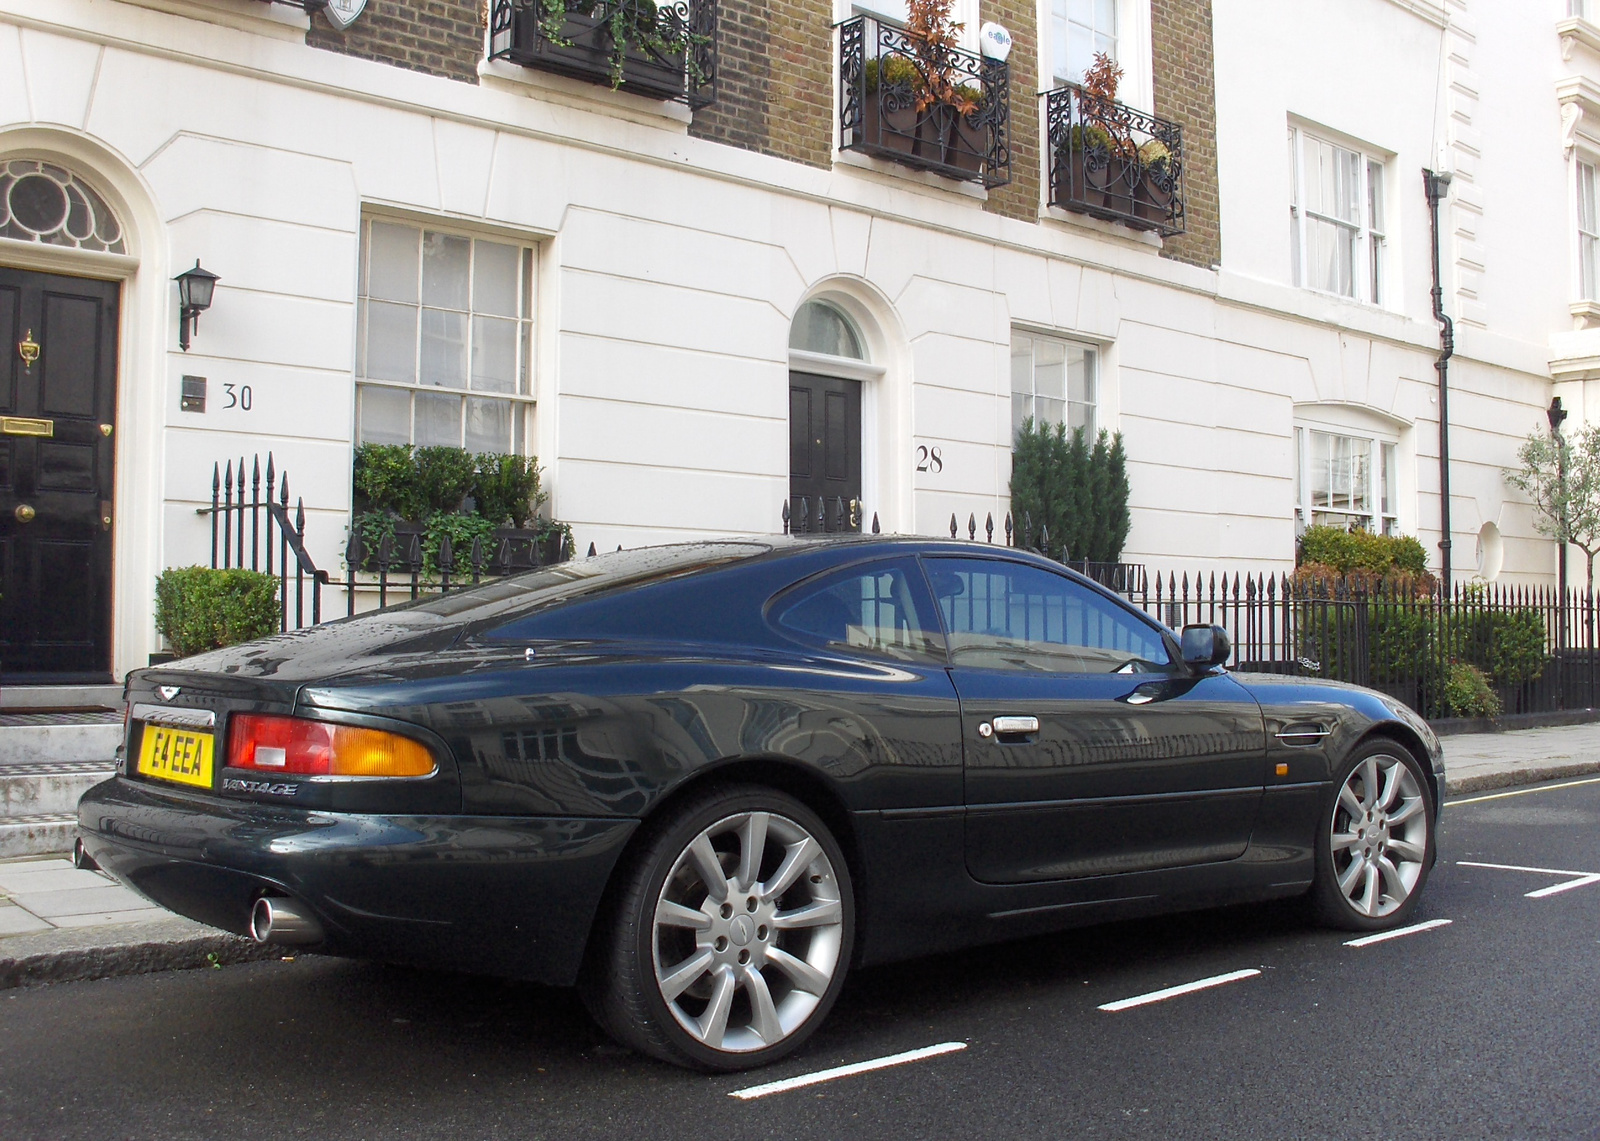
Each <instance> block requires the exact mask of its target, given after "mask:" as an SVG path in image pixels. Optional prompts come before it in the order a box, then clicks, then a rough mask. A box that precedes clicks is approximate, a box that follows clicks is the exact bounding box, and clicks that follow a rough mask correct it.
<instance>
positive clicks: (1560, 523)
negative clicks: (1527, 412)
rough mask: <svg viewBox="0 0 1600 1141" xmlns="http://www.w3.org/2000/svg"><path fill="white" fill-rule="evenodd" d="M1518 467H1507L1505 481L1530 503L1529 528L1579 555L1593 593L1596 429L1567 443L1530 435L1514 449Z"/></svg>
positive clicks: (1599, 432) (1599, 494)
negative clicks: (1533, 528) (1577, 550)
mask: <svg viewBox="0 0 1600 1141" xmlns="http://www.w3.org/2000/svg"><path fill="white" fill-rule="evenodd" d="M1517 460H1518V461H1519V462H1520V463H1521V465H1522V466H1521V467H1520V468H1517V469H1515V470H1513V469H1511V468H1507V469H1506V472H1505V479H1506V482H1507V483H1509V484H1510V485H1511V486H1512V487H1515V488H1516V489H1517V490H1519V491H1521V492H1523V493H1524V494H1526V495H1527V497H1528V498H1529V499H1531V500H1532V501H1533V512H1534V517H1533V525H1534V527H1535V528H1536V529H1537V530H1538V532H1539V534H1541V535H1547V536H1549V537H1550V538H1551V539H1553V540H1555V541H1556V542H1557V543H1558V544H1567V543H1570V544H1571V545H1573V546H1574V547H1577V548H1578V549H1579V550H1580V551H1582V552H1583V555H1584V562H1585V567H1584V572H1585V580H1586V581H1587V583H1588V587H1589V589H1590V590H1591V591H1593V590H1594V557H1595V554H1596V553H1600V427H1597V426H1595V425H1593V424H1589V425H1585V426H1584V427H1583V428H1580V429H1579V430H1578V431H1577V433H1575V435H1574V436H1572V437H1571V438H1568V437H1562V436H1557V435H1555V434H1554V433H1550V432H1534V433H1533V434H1532V435H1530V436H1529V437H1528V438H1527V439H1526V440H1525V441H1523V444H1522V447H1521V448H1519V449H1518V450H1517Z"/></svg>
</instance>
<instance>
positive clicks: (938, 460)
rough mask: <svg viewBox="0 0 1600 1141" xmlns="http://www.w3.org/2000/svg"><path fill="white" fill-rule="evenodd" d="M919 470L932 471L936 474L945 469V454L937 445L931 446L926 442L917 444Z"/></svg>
mask: <svg viewBox="0 0 1600 1141" xmlns="http://www.w3.org/2000/svg"><path fill="white" fill-rule="evenodd" d="M917 470H918V471H927V472H932V473H933V474H935V475H937V474H939V473H940V472H942V471H943V470H944V456H943V455H941V454H940V452H939V448H938V446H937V445H935V446H934V447H931V448H930V447H928V446H927V445H926V444H918V445H917Z"/></svg>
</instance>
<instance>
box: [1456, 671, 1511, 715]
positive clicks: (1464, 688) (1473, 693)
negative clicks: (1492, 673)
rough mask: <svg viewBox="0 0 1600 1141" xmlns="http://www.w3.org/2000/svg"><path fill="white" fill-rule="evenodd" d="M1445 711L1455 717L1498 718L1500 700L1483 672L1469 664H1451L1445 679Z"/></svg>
mask: <svg viewBox="0 0 1600 1141" xmlns="http://www.w3.org/2000/svg"><path fill="white" fill-rule="evenodd" d="M1442 696H1443V698H1444V707H1445V710H1446V711H1447V712H1448V713H1449V714H1450V715H1451V716H1453V717H1498V716H1500V698H1499V697H1497V696H1496V695H1495V692H1494V690H1492V689H1490V688H1489V680H1488V679H1487V678H1486V677H1484V676H1483V671H1482V670H1480V669H1479V668H1478V667H1477V666H1475V665H1472V664H1471V663H1469V662H1451V663H1450V666H1449V668H1448V669H1447V670H1446V671H1445V678H1444V692H1443V694H1442Z"/></svg>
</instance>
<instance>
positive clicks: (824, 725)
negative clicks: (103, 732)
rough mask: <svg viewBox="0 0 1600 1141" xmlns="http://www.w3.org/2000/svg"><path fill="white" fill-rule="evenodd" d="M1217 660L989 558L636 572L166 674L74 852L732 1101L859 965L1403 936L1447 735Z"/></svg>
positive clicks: (142, 685)
mask: <svg viewBox="0 0 1600 1141" xmlns="http://www.w3.org/2000/svg"><path fill="white" fill-rule="evenodd" d="M1229 652H1230V651H1229V645H1228V639H1227V634H1226V633H1225V632H1224V631H1223V630H1221V629H1220V628H1218V627H1211V626H1194V627H1187V628H1185V629H1184V630H1182V631H1181V632H1176V633H1175V632H1174V631H1172V630H1169V629H1166V628H1164V627H1163V626H1161V625H1159V624H1158V623H1156V622H1155V621H1153V620H1152V619H1150V618H1149V617H1147V616H1146V615H1144V614H1143V613H1141V612H1140V611H1139V610H1138V609H1137V608H1134V607H1132V606H1130V605H1128V604H1127V603H1126V602H1124V601H1123V600H1121V599H1120V598H1118V597H1117V596H1116V595H1114V594H1112V593H1110V592H1108V591H1106V590H1102V589H1101V588H1100V587H1098V586H1096V585H1095V584H1094V583H1092V582H1091V581H1089V580H1088V579H1086V578H1083V577H1081V576H1079V575H1077V574H1074V573H1072V572H1070V571H1068V570H1066V569H1065V568H1063V567H1062V566H1060V565H1059V564H1056V563H1052V562H1050V561H1048V560H1046V559H1044V558H1041V557H1038V556H1035V555H1032V554H1028V553H1024V552H1021V551H1015V550H1009V549H1003V548H995V547H987V546H983V545H981V544H973V543H965V544H963V543H958V542H938V541H925V540H917V539H901V538H886V537H880V536H833V537H826V538H818V539H806V538H783V539H771V538H766V539H750V540H736V541H725V542H705V543H695V544H684V545H674V546H662V547H655V548H644V549H640V550H634V551H627V552H619V553H616V554H611V555H602V556H599V557H594V558H589V559H580V560H577V561H574V562H570V563H565V564H561V565H558V566H552V567H548V568H545V569H542V570H538V571H535V572H533V573H530V574H526V575H522V576H520V577H515V578H509V579H503V580H500V581H497V582H494V583H492V584H489V585H484V586H481V587H477V588H473V589H469V590H464V591H460V592H458V593H450V594H446V595H443V596H440V597H437V598H434V599H432V600H427V601H423V602H420V603H416V604H411V605H407V606H403V607H398V608H393V609H389V610H384V611H378V612H375V613H372V614H367V615H360V616H357V617H355V618H351V619H346V620H344V621H341V622H334V623H330V624H327V625H323V626H317V627H312V628H309V629H305V630H301V631H297V632H295V633H289V634H284V635H281V636H278V637H273V638H267V639H264V640H262V641H258V642H252V643H248V644H246V645H242V646H236V647H232V648H230V649H226V650H219V651H216V652H214V653H210V654H207V655H204V656H201V657H195V658H191V659H188V660H186V661H182V662H178V663H175V664H173V665H172V666H170V667H163V668H155V669H148V670H141V671H138V672H137V673H135V674H133V675H132V676H131V677H130V679H129V681H128V686H127V699H128V728H127V736H126V742H125V755H124V757H123V759H122V761H121V763H120V767H119V771H118V775H116V776H115V777H113V778H112V779H110V780H108V781H106V782H105V783H103V784H100V785H98V786H96V787H95V788H93V789H92V790H90V791H89V792H88V793H87V794H86V795H85V796H84V797H83V800H82V802H81V805H80V807H79V810H78V815H79V824H80V835H81V839H80V843H81V845H82V854H83V856H84V858H85V859H86V860H92V861H94V862H97V863H98V864H99V865H100V866H102V867H104V868H105V869H107V870H108V871H110V872H111V873H113V874H114V875H115V876H116V877H117V878H119V879H120V880H122V881H123V882H124V883H126V884H129V885H131V886H132V887H134V888H135V889H137V890H138V891H140V892H142V893H143V894H144V895H146V896H148V897H149V898H150V899H152V900H154V901H156V902H157V903H160V904H162V905H164V906H166V907H168V908H171V909H172V910H173V911H176V912H178V913H180V914H182V915H187V916H190V917H192V918H194V919H197V920H200V921H201V922H204V923H208V924H211V925H213V926H215V927H219V928H222V929H224V930H228V931H237V932H241V933H249V934H251V935H253V936H254V937H255V938H256V939H258V940H262V941H266V942H275V943H284V944H290V945H293V944H300V945H307V946H311V947H315V948H318V949H321V950H323V951H326V952H328V953H331V954H339V955H349V956H362V957H372V958H381V959H386V960H391V961H404V962H411V963H420V964H436V965H440V966H444V967H448V968H452V969H457V970H468V971H476V972H483V973H493V974H499V975H503V976H512V977H521V978H526V979H532V980H537V981H540V982H544V983H548V984H556V985H570V984H576V985H577V986H578V987H579V988H580V989H581V992H582V994H583V997H584V1001H585V1003H586V1005H587V1006H588V1009H589V1010H590V1011H591V1012H592V1014H593V1015H594V1017H595V1018H596V1019H597V1020H598V1021H599V1022H600V1023H601V1025H602V1026H603V1027H604V1028H605V1029H606V1030H607V1031H608V1032H610V1033H611V1034H612V1035H613V1036H614V1037H616V1038H617V1039H618V1040H619V1041H621V1042H622V1043H624V1044H626V1045H628V1046H630V1047H632V1048H634V1049H636V1050H639V1051H643V1052H645V1053H648V1054H652V1055H655V1056H658V1057H661V1058H664V1059H667V1060H669V1061H673V1062H677V1063H679V1064H684V1065H689V1066H695V1067H700V1068H704V1069H712V1070H728V1069H738V1068H742V1067H747V1066H756V1065H760V1064H762V1063H765V1062H769V1061H772V1060H773V1059H775V1058H778V1057H781V1056H782V1055H784V1054H785V1053H787V1052H789V1051H791V1050H793V1049H794V1048H795V1047H796V1046H798V1045H799V1044H800V1043H801V1042H802V1041H804V1040H805V1038H806V1037H807V1036H808V1035H809V1034H811V1033H812V1032H813V1031H814V1030H815V1029H816V1028H817V1025H818V1024H819V1023H820V1022H821V1021H822V1020H823V1018H824V1016H825V1015H826V1014H827V1012H828V1009H829V1007H830V1006H831V1005H832V1004H833V1002H834V1000H835V998H836V997H837V995H838V993H839V989H840V987H841V986H842V985H843V982H844V979H845V973H846V971H847V970H848V969H849V968H850V967H851V966H852V965H861V964H869V963H882V962H885V961H890V960H894V959H897V958H906V957H910V956H917V955H926V954H929V953H931V952H936V951H942V950H947V949H952V948H958V947H964V946H969V945H972V944H977V943H981V942H986V941H994V940H1003V939H1011V938H1015V937H1018V936H1022V935H1026V934H1033V933H1037V932H1042V931H1049V930H1053V929H1059V928H1064V927H1068V926H1074V925H1079V924H1086V923H1094V922H1100V921H1105V920H1110V919H1115V918H1122V917H1127V916H1134V915H1141V914H1150V913H1155V912H1167V911H1176V910H1181V909H1186V908H1197V907H1209V906H1215V905H1219V904H1224V903H1234V902H1239V901H1247V900H1264V899H1269V898H1274V897H1288V896H1303V897H1305V901H1306V903H1307V905H1308V909H1309V910H1310V911H1311V912H1312V913H1313V914H1314V915H1315V916H1317V917H1319V918H1320V919H1321V920H1322V921H1323V922H1326V923H1331V924H1334V925H1337V926H1341V927H1346V928H1351V929H1356V930H1363V931H1375V930H1380V929H1384V928H1388V927H1392V926H1396V925H1399V924H1403V923H1405V922H1406V920H1407V917H1408V916H1409V915H1410V914H1411V913H1412V911H1413V910H1414V909H1415V907H1416V905H1417V900H1418V897H1419V895H1420V894H1421V892H1422V889H1423V885H1424V883H1425V881H1426V879H1427V875H1428V870H1429V868H1430V866H1431V865H1432V863H1433V860H1434V827H1435V823H1436V816H1437V812H1438V806H1439V803H1440V797H1441V795H1442V793H1443V791H1444V789H1443V780H1444V777H1443V764H1442V760H1441V755H1440V749H1439V743H1438V740H1437V738H1436V737H1435V736H1434V735H1433V733H1432V732H1431V731H1430V730H1429V728H1428V726H1427V724H1426V723H1425V722H1423V721H1422V720H1421V719H1420V718H1419V717H1418V716H1417V715H1416V714H1414V713H1413V712H1412V711H1411V710H1409V709H1408V708H1406V707H1405V706H1404V705H1403V704H1401V703H1399V702H1397V701H1394V700H1393V699H1391V698H1389V697H1386V696H1383V695H1381V694H1378V693H1374V692H1370V691H1367V690H1363V689H1358V688H1355V687H1352V686H1347V685H1339V684H1335V683H1330V682H1324V681H1317V680H1308V679H1305V678H1296V677H1288V676H1275V675H1270V674H1256V675H1249V674H1243V673H1230V672H1228V671H1227V670H1225V669H1224V668H1222V665H1223V663H1224V662H1225V661H1226V660H1227V659H1228V656H1229Z"/></svg>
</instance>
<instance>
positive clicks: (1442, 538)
mask: <svg viewBox="0 0 1600 1141" xmlns="http://www.w3.org/2000/svg"><path fill="white" fill-rule="evenodd" d="M1450 178H1451V175H1450V172H1449V171H1433V170H1427V169H1424V170H1423V172H1422V190H1423V193H1424V194H1426V195H1427V196H1428V212H1429V217H1430V220H1431V223H1432V228H1433V319H1434V320H1435V321H1437V322H1439V355H1438V356H1437V357H1436V358H1434V362H1433V367H1434V370H1435V371H1437V372H1438V374H1439V556H1440V558H1439V562H1440V575H1439V578H1440V581H1441V582H1442V583H1443V585H1444V592H1445V597H1446V598H1448V597H1449V596H1450V545H1451V544H1450V357H1451V356H1452V355H1453V354H1454V353H1455V351H1456V333H1455V325H1454V324H1452V323H1451V321H1450V318H1449V317H1448V316H1446V315H1445V311H1444V288H1443V287H1442V286H1441V285H1440V283H1439V203H1440V202H1441V201H1442V200H1443V199H1444V196H1445V195H1446V194H1448V193H1450Z"/></svg>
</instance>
